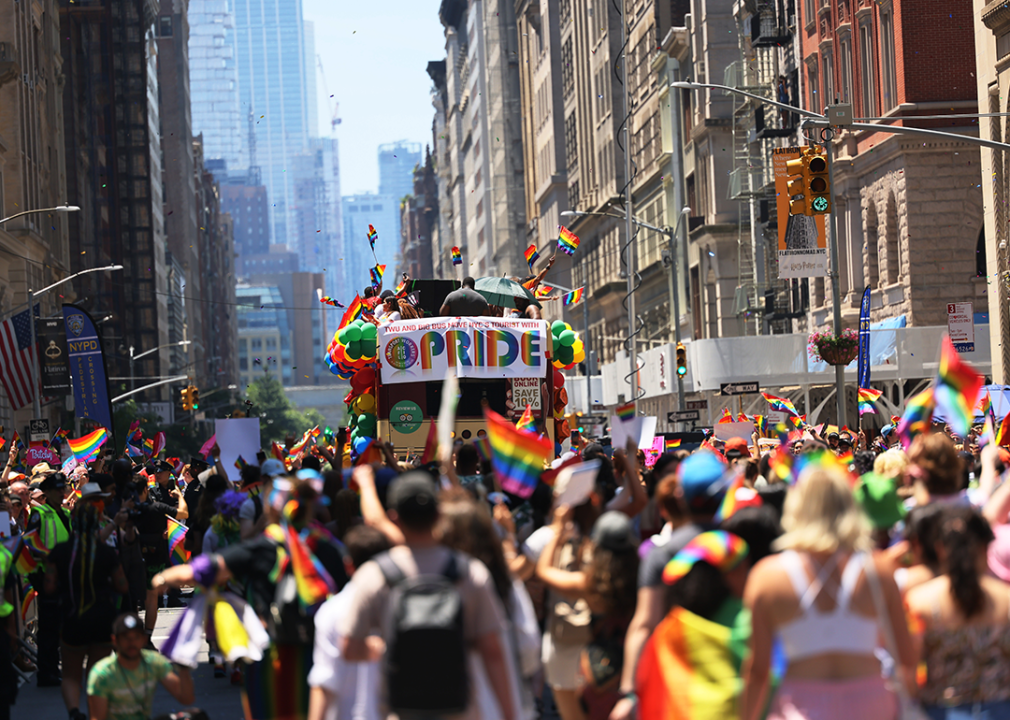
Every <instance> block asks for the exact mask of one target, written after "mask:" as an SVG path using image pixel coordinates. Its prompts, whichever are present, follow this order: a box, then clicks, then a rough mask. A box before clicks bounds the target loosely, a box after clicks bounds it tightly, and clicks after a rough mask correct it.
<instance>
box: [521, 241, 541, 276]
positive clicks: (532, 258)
mask: <svg viewBox="0 0 1010 720" xmlns="http://www.w3.org/2000/svg"><path fill="white" fill-rule="evenodd" d="M523 255H525V256H526V264H527V265H529V266H530V272H533V264H534V263H535V262H536V261H537V260H539V259H540V253H538V252H537V246H536V245H530V246H529V247H528V248H526V252H524V253H523Z"/></svg>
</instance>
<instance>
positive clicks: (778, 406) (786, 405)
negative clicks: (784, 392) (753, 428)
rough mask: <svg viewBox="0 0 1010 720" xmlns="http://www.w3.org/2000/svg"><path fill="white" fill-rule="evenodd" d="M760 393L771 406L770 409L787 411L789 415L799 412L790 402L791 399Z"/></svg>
mask: <svg viewBox="0 0 1010 720" xmlns="http://www.w3.org/2000/svg"><path fill="white" fill-rule="evenodd" d="M761 395H762V397H764V399H765V400H767V401H768V404H769V405H770V406H771V408H772V410H778V411H779V412H787V413H789V414H790V415H799V413H798V412H797V411H796V407H795V406H794V405H793V404H792V401H790V400H787V399H786V398H780V397H775V396H774V395H770V394H768V393H765V392H763V393H761Z"/></svg>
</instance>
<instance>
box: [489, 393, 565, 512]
mask: <svg viewBox="0 0 1010 720" xmlns="http://www.w3.org/2000/svg"><path fill="white" fill-rule="evenodd" d="M484 416H485V418H486V419H487V423H488V426H487V433H488V437H489V438H490V440H491V457H492V459H491V464H492V465H493V466H494V472H495V476H496V477H497V478H498V481H499V482H500V483H501V486H502V489H503V490H505V491H506V492H510V493H512V494H513V495H518V496H519V497H521V498H528V497H530V496H531V495H532V494H533V491H534V490H535V489H536V487H537V481H538V480H539V479H540V474H541V473H542V472H543V470H544V466H545V465H546V464H547V463H548V462H549V461H550V459H551V458H552V457H553V456H554V444H553V443H552V442H551V440H550V438H546V437H543V438H542V437H538V436H536V435H534V434H533V433H528V432H523V431H522V430H518V429H516V428H515V427H514V426H513V425H512V423H510V422H509V421H508V420H506V419H505V418H503V417H502V416H501V415H499V414H498V413H496V412H494V411H492V410H487V411H485V415H484Z"/></svg>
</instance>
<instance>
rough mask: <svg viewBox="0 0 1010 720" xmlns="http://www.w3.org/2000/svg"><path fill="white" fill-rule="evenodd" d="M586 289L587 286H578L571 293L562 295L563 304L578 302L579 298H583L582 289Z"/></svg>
mask: <svg viewBox="0 0 1010 720" xmlns="http://www.w3.org/2000/svg"><path fill="white" fill-rule="evenodd" d="M584 289H585V287H580V288H576V289H575V290H572V291H571V292H570V293H566V294H565V295H563V296H562V297H561V304H562V305H564V306H566V307H567V306H568V305H574V304H575V303H577V302H578V301H579V300H581V299H582V291H583V290H584Z"/></svg>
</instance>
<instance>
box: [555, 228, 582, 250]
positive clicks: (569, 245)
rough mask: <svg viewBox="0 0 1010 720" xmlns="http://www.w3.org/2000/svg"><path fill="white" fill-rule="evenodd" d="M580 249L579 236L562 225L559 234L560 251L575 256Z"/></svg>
mask: <svg viewBox="0 0 1010 720" xmlns="http://www.w3.org/2000/svg"><path fill="white" fill-rule="evenodd" d="M578 248H579V236H578V235H576V234H575V233H573V232H572V231H571V230H569V229H568V228H566V227H565V226H564V225H562V226H561V232H560V233H558V250H560V251H561V252H563V253H564V254H565V255H574V254H575V251H576V250H578Z"/></svg>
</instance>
